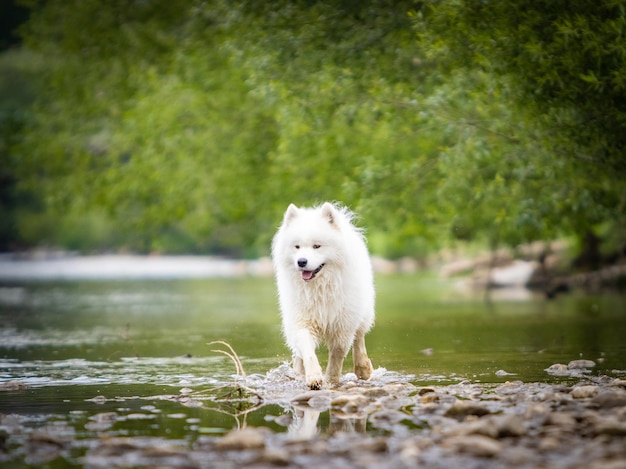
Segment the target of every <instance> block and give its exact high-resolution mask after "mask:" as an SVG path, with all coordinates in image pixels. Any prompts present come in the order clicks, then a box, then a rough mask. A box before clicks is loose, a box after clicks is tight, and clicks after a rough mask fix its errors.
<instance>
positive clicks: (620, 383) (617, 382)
mask: <svg viewBox="0 0 626 469" xmlns="http://www.w3.org/2000/svg"><path fill="white" fill-rule="evenodd" d="M611 386H616V387H620V388H624V389H626V379H621V378H615V379H614V380H613V381H611Z"/></svg>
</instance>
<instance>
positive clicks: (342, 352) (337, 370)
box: [326, 346, 348, 384]
mask: <svg viewBox="0 0 626 469" xmlns="http://www.w3.org/2000/svg"><path fill="white" fill-rule="evenodd" d="M347 352H348V351H347V350H346V349H345V348H342V347H337V346H332V347H329V349H328V366H327V367H326V380H327V381H328V382H329V383H332V384H338V383H339V378H340V377H341V371H342V368H343V359H344V358H345V357H346V353H347Z"/></svg>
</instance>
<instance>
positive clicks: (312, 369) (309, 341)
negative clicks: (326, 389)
mask: <svg viewBox="0 0 626 469" xmlns="http://www.w3.org/2000/svg"><path fill="white" fill-rule="evenodd" d="M295 344H296V347H297V348H298V355H299V357H300V359H301V360H302V365H303V367H304V379H305V381H306V384H307V386H308V387H309V388H310V389H322V383H323V381H324V378H323V376H322V367H321V366H320V362H319V361H318V360H317V356H316V355H315V349H316V348H317V342H316V341H315V338H314V337H313V335H312V334H311V333H310V332H309V331H308V329H299V330H298V331H297V332H296V341H295ZM298 365H299V363H298ZM296 368H298V367H296Z"/></svg>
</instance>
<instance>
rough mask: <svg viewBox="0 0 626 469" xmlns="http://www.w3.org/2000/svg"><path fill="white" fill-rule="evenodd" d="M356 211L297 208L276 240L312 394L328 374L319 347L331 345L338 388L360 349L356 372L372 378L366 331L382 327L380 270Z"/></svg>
mask: <svg viewBox="0 0 626 469" xmlns="http://www.w3.org/2000/svg"><path fill="white" fill-rule="evenodd" d="M352 218H353V214H352V213H351V212H350V211H349V210H347V209H346V208H342V207H339V206H336V205H333V204H331V203H328V202H326V203H325V204H324V205H322V206H321V207H315V208H298V207H296V206H295V205H293V204H291V205H290V206H289V208H288V209H287V211H286V212H285V216H284V219H283V223H282V225H281V226H280V228H279V230H278V232H277V233H276V235H275V236H274V240H273V242H272V259H273V262H274V269H275V272H276V283H277V285H278V295H279V300H280V309H281V313H282V320H283V333H284V335H285V339H286V341H287V345H288V346H289V348H290V349H291V350H292V352H293V359H294V369H295V370H296V371H297V372H299V373H302V374H304V376H305V380H306V383H307V385H308V386H309V387H310V388H311V389H320V388H321V386H322V384H323V382H324V376H323V375H322V368H321V367H320V364H319V361H318V359H317V356H316V355H315V350H316V348H317V346H318V345H319V344H320V343H321V342H325V343H326V345H327V346H328V351H329V355H328V366H327V368H326V376H325V381H326V382H327V383H329V384H336V383H338V382H339V378H340V376H341V372H342V366H343V360H344V358H345V356H346V355H347V353H348V351H349V350H350V347H352V356H353V361H354V372H355V374H356V375H357V377H358V378H360V379H368V378H369V377H370V375H371V374H372V371H373V368H372V363H371V361H370V359H369V358H368V357H367V351H366V349H365V334H366V333H367V331H369V330H370V328H371V327H372V325H373V323H374V295H375V294H374V280H373V274H372V265H371V261H370V258H369V254H368V251H367V246H366V245H365V239H364V237H363V234H362V232H361V230H359V229H358V228H356V227H355V226H354V225H353V224H352Z"/></svg>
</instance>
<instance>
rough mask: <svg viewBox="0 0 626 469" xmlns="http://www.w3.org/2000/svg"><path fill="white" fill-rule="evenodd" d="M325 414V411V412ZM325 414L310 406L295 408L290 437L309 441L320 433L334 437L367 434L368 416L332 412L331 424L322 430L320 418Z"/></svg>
mask: <svg viewBox="0 0 626 469" xmlns="http://www.w3.org/2000/svg"><path fill="white" fill-rule="evenodd" d="M324 412H325V411H324ZM322 413H323V412H321V411H319V410H315V409H312V408H311V407H308V406H297V407H294V416H293V420H292V421H291V423H290V424H289V429H288V433H287V434H288V436H289V438H290V439H293V440H308V439H311V438H313V437H315V436H316V435H318V434H320V433H326V434H328V435H333V434H334V433H337V432H346V433H365V429H366V424H367V415H366V414H364V415H355V414H350V415H346V414H344V413H343V412H341V411H338V412H337V411H334V410H330V411H329V413H330V422H329V424H328V428H327V429H326V430H323V429H321V428H320V427H321V424H320V416H321V415H322Z"/></svg>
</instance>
